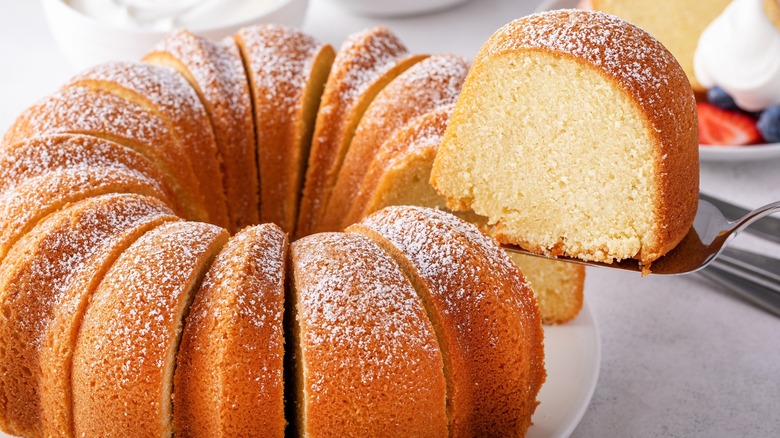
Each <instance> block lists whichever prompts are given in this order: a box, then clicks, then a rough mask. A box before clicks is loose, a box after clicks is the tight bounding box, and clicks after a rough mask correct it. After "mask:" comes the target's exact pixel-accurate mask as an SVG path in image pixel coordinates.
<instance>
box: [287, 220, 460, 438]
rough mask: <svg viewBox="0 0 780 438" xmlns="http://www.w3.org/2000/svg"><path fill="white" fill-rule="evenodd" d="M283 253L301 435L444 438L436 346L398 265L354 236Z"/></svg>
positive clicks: (335, 236) (444, 401)
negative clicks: (286, 264) (288, 271)
mask: <svg viewBox="0 0 780 438" xmlns="http://www.w3.org/2000/svg"><path fill="white" fill-rule="evenodd" d="M290 253H291V257H290V260H291V266H290V267H291V271H292V272H291V274H290V277H291V279H290V291H291V295H290V298H289V299H288V300H289V302H290V305H291V306H293V307H294V311H293V312H294V318H290V319H291V320H294V322H293V324H294V327H292V328H291V332H292V334H293V339H294V340H295V342H294V344H293V345H295V346H296V351H295V373H294V375H295V378H296V387H297V393H296V394H297V397H296V403H297V406H298V409H297V410H298V421H297V428H298V433H299V435H301V436H334V437H339V436H350V437H359V436H367V435H381V436H388V437H390V436H410V437H411V436H422V435H427V436H446V435H447V422H448V415H447V414H448V412H447V406H448V394H447V384H446V381H445V373H446V369H445V368H444V366H443V362H442V360H443V359H442V353H443V352H442V351H441V350H440V348H439V342H438V341H437V338H436V333H435V332H434V327H433V326H432V325H431V322H432V321H430V320H429V318H428V315H427V314H426V309H425V308H424V307H423V303H422V301H421V300H420V297H419V296H418V295H417V292H415V288H414V287H413V286H412V283H410V280H409V279H408V278H407V276H406V275H404V272H403V271H402V270H401V269H400V268H399V266H398V265H397V264H396V263H395V262H394V261H393V259H392V258H391V257H390V256H389V255H388V254H386V253H385V252H384V251H383V250H382V249H381V248H380V247H379V246H378V245H377V244H375V243H374V242H372V241H371V240H370V239H368V238H366V237H364V236H361V235H357V234H345V233H322V234H315V235H311V236H308V237H304V238H302V239H300V240H298V241H296V242H293V244H292V245H291V246H290ZM388 388H392V390H388ZM450 398H451V397H450ZM411 401H413V403H410V402H411Z"/></svg>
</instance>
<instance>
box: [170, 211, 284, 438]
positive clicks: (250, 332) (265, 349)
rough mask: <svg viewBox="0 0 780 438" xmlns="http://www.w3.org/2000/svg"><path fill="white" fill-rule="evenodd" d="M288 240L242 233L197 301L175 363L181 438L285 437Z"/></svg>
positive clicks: (258, 229) (278, 233) (273, 231)
mask: <svg viewBox="0 0 780 438" xmlns="http://www.w3.org/2000/svg"><path fill="white" fill-rule="evenodd" d="M286 264H287V236H286V235H285V234H284V232H283V231H282V230H281V229H280V228H279V227H277V226H276V225H272V224H266V225H260V226H254V227H250V228H246V229H244V230H243V231H241V232H240V233H239V234H237V235H235V236H234V237H233V238H231V239H230V241H229V242H228V244H227V245H226V246H225V248H224V249H223V250H222V252H220V253H219V255H217V258H216V259H215V261H214V264H213V265H212V266H211V268H210V269H209V271H208V273H207V274H206V278H205V279H204V280H203V285H202V286H201V288H200V290H199V291H198V292H197V294H196V295H195V300H194V302H193V303H192V308H191V310H190V314H189V316H188V317H187V322H186V325H185V326H184V331H183V333H182V340H181V345H180V347H179V354H178V356H177V358H176V372H175V374H174V380H173V386H174V388H175V391H174V397H173V405H174V407H175V409H174V411H173V426H174V430H175V431H176V434H181V435H183V436H235V437H239V436H240V437H252V436H256V437H280V438H281V437H284V430H285V426H286V422H285V419H284V385H283V375H282V374H283V362H284V330H283V327H282V320H283V315H284V277H285V272H286Z"/></svg>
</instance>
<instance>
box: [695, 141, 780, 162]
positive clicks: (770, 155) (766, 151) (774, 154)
mask: <svg viewBox="0 0 780 438" xmlns="http://www.w3.org/2000/svg"><path fill="white" fill-rule="evenodd" d="M699 159H701V160H702V161H713V162H737V161H758V160H777V159H780V143H769V144H756V145H750V146H712V145H699Z"/></svg>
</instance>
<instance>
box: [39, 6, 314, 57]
mask: <svg viewBox="0 0 780 438" xmlns="http://www.w3.org/2000/svg"><path fill="white" fill-rule="evenodd" d="M42 1H43V8H44V12H45V14H46V20H47V22H48V23H49V29H50V30H51V33H52V36H53V37H54V40H55V41H56V42H57V45H58V46H59V47H60V48H61V49H62V51H63V52H64V53H65V56H66V57H67V58H68V59H69V60H70V61H71V63H72V64H73V65H74V67H76V68H78V69H84V68H87V67H90V66H93V65H95V64H99V63H102V62H108V61H133V60H138V59H140V58H141V57H142V56H143V55H144V54H146V53H147V52H148V51H149V50H150V49H151V48H152V47H153V46H154V45H155V44H156V43H157V42H158V41H160V40H161V39H162V38H163V37H164V36H165V35H166V34H167V33H168V32H165V31H161V30H155V29H137V28H130V27H122V26H115V25H110V24H107V23H104V22H101V21H98V20H96V19H94V18H92V17H90V16H87V15H85V14H83V13H81V12H79V11H78V10H76V9H74V8H72V7H71V6H69V5H68V4H67V3H66V0H42ZM308 3H309V2H308V0H280V1H279V4H278V5H277V6H275V7H273V8H271V9H268V10H265V11H264V12H263V13H262V14H259V15H256V16H251V17H246V18H244V19H242V20H240V21H236V22H233V23H230V24H227V25H223V26H218V27H207V26H204V27H194V28H191V29H190V30H191V31H193V32H195V33H197V34H199V35H202V36H205V37H207V38H211V39H215V40H217V39H220V38H223V37H225V36H228V35H231V34H233V33H235V32H236V31H237V30H239V29H240V28H242V27H245V26H249V25H252V24H257V23H277V24H286V25H289V26H295V27H300V25H301V24H302V23H303V19H304V17H305V15H306V7H307V6H308Z"/></svg>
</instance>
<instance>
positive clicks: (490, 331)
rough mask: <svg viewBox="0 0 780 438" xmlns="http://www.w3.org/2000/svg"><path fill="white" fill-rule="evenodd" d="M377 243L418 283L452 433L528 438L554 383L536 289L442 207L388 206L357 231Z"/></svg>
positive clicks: (354, 229) (491, 244)
mask: <svg viewBox="0 0 780 438" xmlns="http://www.w3.org/2000/svg"><path fill="white" fill-rule="evenodd" d="M347 231H349V232H355V233H361V234H364V235H367V236H369V237H371V238H372V239H373V240H374V241H375V242H377V243H378V244H379V245H380V246H381V247H382V248H383V249H384V250H386V251H388V252H389V253H390V254H391V255H392V256H393V258H394V259H395V260H396V261H397V262H398V263H399V264H400V265H401V267H402V268H403V270H404V272H405V273H406V275H407V276H408V277H409V278H410V279H411V280H412V283H413V284H414V285H415V287H416V289H417V291H418V294H419V295H420V296H421V298H422V300H423V302H424V303H425V306H426V310H427V312H428V315H429V317H430V319H431V321H432V322H433V325H434V327H435V328H436V334H437V336H438V339H439V344H440V346H441V348H442V352H443V355H444V360H445V362H444V363H445V373H446V375H447V377H448V398H449V402H448V408H449V411H448V413H449V419H450V435H451V436H456V437H460V436H523V435H524V434H525V432H526V430H527V429H528V427H529V426H530V425H531V415H532V414H533V412H534V410H535V409H536V405H537V401H536V395H537V393H538V391H539V388H540V387H541V386H542V383H543V382H544V380H545V375H546V374H545V370H544V348H543V345H542V343H543V339H544V333H543V331H542V326H541V319H540V316H539V310H538V308H537V306H536V300H535V299H534V296H533V292H532V291H531V290H530V288H528V287H527V286H526V284H525V279H524V277H523V275H522V274H521V273H520V271H519V270H518V269H517V267H516V266H515V265H514V264H512V263H511V261H510V260H509V259H508V258H507V256H506V254H504V252H503V251H502V250H501V249H500V248H498V246H497V245H496V244H495V243H494V242H493V241H492V240H491V239H490V238H488V237H486V236H484V235H483V234H482V233H480V232H479V230H478V229H477V228H476V227H475V226H473V225H471V224H468V223H466V222H463V221H461V220H460V219H458V218H456V217H455V216H452V215H450V214H447V213H444V212H442V211H439V210H434V209H429V208H420V207H388V208H385V209H384V210H381V211H379V212H377V213H374V214H373V215H371V216H369V217H368V218H366V219H364V220H363V221H362V222H360V223H359V224H356V225H354V226H352V227H350V228H348V229H347Z"/></svg>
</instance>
